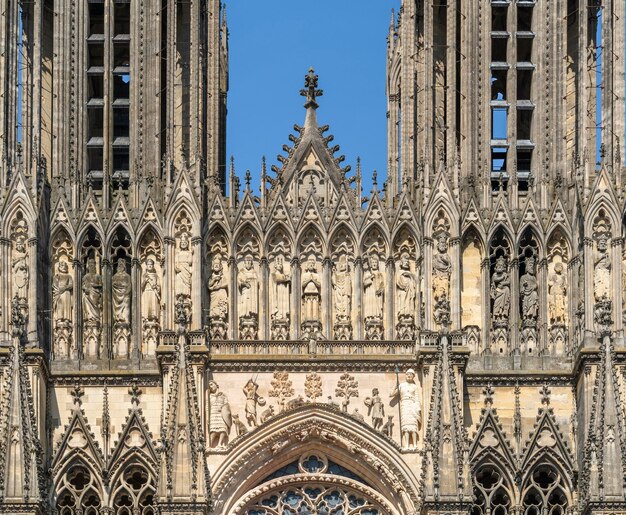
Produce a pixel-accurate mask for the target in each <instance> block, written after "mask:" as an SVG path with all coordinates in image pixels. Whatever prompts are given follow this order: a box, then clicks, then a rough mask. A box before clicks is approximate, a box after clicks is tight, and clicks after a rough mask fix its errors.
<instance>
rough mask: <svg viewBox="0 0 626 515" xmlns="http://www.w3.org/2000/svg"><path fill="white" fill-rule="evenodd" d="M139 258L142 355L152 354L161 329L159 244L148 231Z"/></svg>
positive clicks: (160, 255)
mask: <svg viewBox="0 0 626 515" xmlns="http://www.w3.org/2000/svg"><path fill="white" fill-rule="evenodd" d="M140 258H141V321H142V328H143V329H142V331H143V334H142V336H143V341H142V347H141V353H142V355H143V356H154V355H155V353H156V346H157V337H158V334H159V331H160V329H161V309H162V304H163V295H162V292H161V258H162V254H161V244H160V242H159V240H158V239H157V238H156V236H155V235H154V234H153V233H149V234H148V235H147V236H146V237H145V238H144V240H143V243H142V245H141V247H140Z"/></svg>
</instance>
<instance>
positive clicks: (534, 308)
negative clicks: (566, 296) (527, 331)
mask: <svg viewBox="0 0 626 515" xmlns="http://www.w3.org/2000/svg"><path fill="white" fill-rule="evenodd" d="M525 265H526V271H525V273H524V275H522V277H520V293H521V295H522V319H523V320H526V321H533V322H534V321H536V320H537V314H538V312H539V294H538V293H537V288H538V284H537V276H536V271H535V257H534V256H528V257H527V258H526V260H525Z"/></svg>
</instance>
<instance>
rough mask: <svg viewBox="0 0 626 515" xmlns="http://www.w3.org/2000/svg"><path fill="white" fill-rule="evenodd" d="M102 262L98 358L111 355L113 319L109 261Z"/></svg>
mask: <svg viewBox="0 0 626 515" xmlns="http://www.w3.org/2000/svg"><path fill="white" fill-rule="evenodd" d="M101 264H102V270H101V272H100V273H101V275H102V317H101V319H102V326H101V328H100V349H101V350H100V356H99V358H100V359H109V358H110V357H111V354H112V353H111V329H112V326H113V320H112V318H113V317H112V316H111V262H110V261H109V260H108V259H103V260H102V261H101Z"/></svg>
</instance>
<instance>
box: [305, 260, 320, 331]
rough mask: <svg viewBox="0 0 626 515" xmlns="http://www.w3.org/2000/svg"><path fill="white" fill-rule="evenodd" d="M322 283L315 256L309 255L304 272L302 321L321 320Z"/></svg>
mask: <svg viewBox="0 0 626 515" xmlns="http://www.w3.org/2000/svg"><path fill="white" fill-rule="evenodd" d="M321 294H322V283H321V280H320V274H319V273H318V272H317V261H316V260H315V256H309V259H308V260H307V262H306V266H305V269H304V273H303V274H302V321H303V322H319V320H320V300H321V298H322V295H321Z"/></svg>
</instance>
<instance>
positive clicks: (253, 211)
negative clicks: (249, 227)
mask: <svg viewBox="0 0 626 515" xmlns="http://www.w3.org/2000/svg"><path fill="white" fill-rule="evenodd" d="M236 220H237V223H236V225H235V227H236V226H238V225H240V224H243V223H246V222H247V223H252V224H253V225H254V226H256V227H261V220H260V218H259V210H258V207H257V204H256V203H255V202H254V198H253V196H252V192H251V191H249V190H246V192H245V193H244V196H243V198H242V199H241V203H240V206H239V212H238V213H237V218H236Z"/></svg>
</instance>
